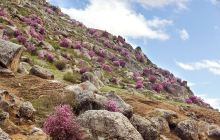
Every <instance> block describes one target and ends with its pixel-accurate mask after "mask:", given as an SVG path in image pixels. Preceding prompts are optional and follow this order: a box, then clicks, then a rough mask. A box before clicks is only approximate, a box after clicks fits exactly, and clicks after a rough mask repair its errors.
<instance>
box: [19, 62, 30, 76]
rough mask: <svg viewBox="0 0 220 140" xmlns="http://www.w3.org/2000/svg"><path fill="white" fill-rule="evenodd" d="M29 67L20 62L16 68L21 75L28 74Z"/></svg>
mask: <svg viewBox="0 0 220 140" xmlns="http://www.w3.org/2000/svg"><path fill="white" fill-rule="evenodd" d="M30 69H31V65H30V64H28V63H26V62H21V63H20V65H19V68H18V72H19V73H22V74H29V71H30Z"/></svg>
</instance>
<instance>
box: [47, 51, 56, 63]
mask: <svg viewBox="0 0 220 140" xmlns="http://www.w3.org/2000/svg"><path fill="white" fill-rule="evenodd" d="M54 59H55V57H54V55H53V54H51V53H47V61H49V62H50V63H52V62H54Z"/></svg>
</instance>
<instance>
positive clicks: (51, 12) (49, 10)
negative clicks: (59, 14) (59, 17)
mask: <svg viewBox="0 0 220 140" xmlns="http://www.w3.org/2000/svg"><path fill="white" fill-rule="evenodd" d="M46 12H47V13H48V14H54V11H53V9H51V8H47V9H46Z"/></svg>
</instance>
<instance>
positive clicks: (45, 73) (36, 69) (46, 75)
mask: <svg viewBox="0 0 220 140" xmlns="http://www.w3.org/2000/svg"><path fill="white" fill-rule="evenodd" d="M30 74H32V75H35V76H38V77H40V78H43V79H54V75H53V73H51V72H50V71H49V70H47V69H45V68H42V67H40V66H38V65H35V66H33V67H32V68H31V69H30Z"/></svg>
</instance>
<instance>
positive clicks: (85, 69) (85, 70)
mask: <svg viewBox="0 0 220 140" xmlns="http://www.w3.org/2000/svg"><path fill="white" fill-rule="evenodd" d="M88 71H89V69H88V68H86V67H82V68H80V71H79V73H80V74H83V73H85V72H88Z"/></svg>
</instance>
